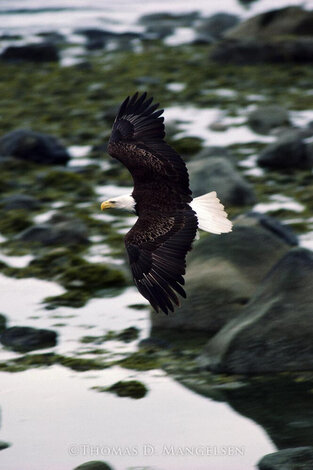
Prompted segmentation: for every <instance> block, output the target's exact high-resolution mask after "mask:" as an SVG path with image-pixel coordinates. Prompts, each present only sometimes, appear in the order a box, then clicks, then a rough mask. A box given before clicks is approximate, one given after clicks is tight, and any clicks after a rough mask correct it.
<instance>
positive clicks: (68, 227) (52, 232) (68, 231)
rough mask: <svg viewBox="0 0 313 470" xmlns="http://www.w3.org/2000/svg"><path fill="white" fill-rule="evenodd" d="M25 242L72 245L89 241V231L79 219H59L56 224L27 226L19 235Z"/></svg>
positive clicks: (18, 237) (19, 238)
mask: <svg viewBox="0 0 313 470" xmlns="http://www.w3.org/2000/svg"><path fill="white" fill-rule="evenodd" d="M16 238H17V240H20V241H23V242H34V243H41V244H42V245H58V244H59V245H62V246H71V245H79V244H87V243H88V231H87V228H86V226H85V224H83V223H82V222H81V221H79V220H75V219H72V220H66V221H59V222H56V223H54V224H50V223H46V224H38V225H34V226H32V227H29V228H27V229H26V230H24V231H23V232H22V233H20V234H19V235H18V236H17V237H16Z"/></svg>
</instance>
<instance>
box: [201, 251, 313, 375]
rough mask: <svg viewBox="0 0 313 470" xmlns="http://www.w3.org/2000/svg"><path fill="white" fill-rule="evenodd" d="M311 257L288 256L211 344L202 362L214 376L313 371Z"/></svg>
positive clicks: (305, 254)
mask: <svg viewBox="0 0 313 470" xmlns="http://www.w3.org/2000/svg"><path fill="white" fill-rule="evenodd" d="M312 304H313V253H312V252H311V251H309V250H306V249H303V248H294V249H292V250H290V251H289V253H287V254H286V255H285V256H284V257H283V258H282V259H281V260H280V261H279V262H278V263H277V264H276V265H275V266H274V268H273V269H272V270H271V271H270V273H269V274H268V275H267V276H266V278H265V279H264V280H263V281H262V283H261V284H260V285H259V287H258V289H257V291H256V292H255V294H254V295H253V297H252V298H251V299H250V302H249V303H248V304H247V305H246V307H245V308H244V309H243V311H242V314H241V315H240V316H238V317H237V318H235V319H233V320H232V321H230V322H229V323H228V324H227V325H225V327H224V328H223V329H221V330H220V331H219V332H218V334H217V335H216V336H214V338H213V339H212V340H211V341H209V343H208V344H207V346H206V348H205V350H204V352H203V354H202V356H201V358H200V363H201V364H202V365H203V366H205V367H208V368H210V369H213V370H215V371H223V372H227V373H235V374H260V373H268V372H280V371H301V370H312V369H313V344H312V334H313V323H312Z"/></svg>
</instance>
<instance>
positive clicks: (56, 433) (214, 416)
mask: <svg viewBox="0 0 313 470" xmlns="http://www.w3.org/2000/svg"><path fill="white" fill-rule="evenodd" d="M0 288H1V291H2V292H4V296H3V297H2V308H3V310H5V312H6V313H7V314H8V317H9V319H10V323H11V324H22V325H26V326H27V325H32V326H37V323H38V326H40V327H43V328H53V329H54V330H56V331H58V333H59V343H58V345H57V347H56V348H54V350H55V352H56V353H62V354H65V353H67V354H70V355H76V356H77V355H78V354H83V357H89V355H88V349H89V346H88V345H86V344H83V343H81V342H80V339H81V338H82V336H84V335H86V334H91V335H95V336H100V335H103V334H104V333H105V332H107V331H108V330H120V329H123V328H126V327H128V326H133V325H136V326H137V327H138V328H140V337H146V336H147V335H148V330H149V323H148V313H147V311H138V310H134V309H129V308H127V305H129V304H133V303H138V302H140V303H142V298H141V297H140V295H139V294H138V292H137V291H136V290H135V289H133V288H131V289H128V290H127V291H126V292H125V293H124V294H122V295H120V296H118V297H114V298H109V299H94V300H92V301H90V302H89V303H88V304H87V305H86V306H85V307H83V308H81V309H79V310H77V309H71V308H58V309H56V310H53V311H45V310H44V309H43V307H42V305H41V304H40V301H41V300H42V298H43V296H47V295H56V294H59V293H60V291H61V288H60V287H59V286H57V285H56V284H54V283H51V282H44V281H39V280H35V279H29V280H22V281H18V280H14V279H7V278H5V277H4V276H1V277H0ZM60 322H62V323H63V324H64V326H56V324H57V323H60ZM103 346H104V348H105V349H107V356H112V355H114V357H118V356H119V355H121V357H122V356H123V354H125V353H126V352H131V351H133V350H135V345H134V343H131V344H125V343H121V342H117V341H109V342H106V343H104V345H103ZM104 355H105V353H104ZM16 356H18V355H17V354H15V353H13V352H8V351H6V352H4V351H2V354H1V357H2V360H3V359H5V358H6V359H9V358H12V357H16ZM134 378H135V379H138V380H140V381H142V382H143V383H144V384H145V385H146V386H147V387H148V388H149V393H148V395H147V396H146V397H145V398H144V399H142V400H132V399H129V398H123V399H122V398H118V397H115V396H113V395H111V394H106V393H97V392H96V391H94V390H90V389H91V387H94V386H108V385H110V384H112V383H114V382H116V381H118V380H121V379H134ZM1 409H2V428H1V435H2V439H5V440H6V441H9V442H11V443H12V447H10V448H9V449H7V450H6V451H5V452H3V453H2V455H1V460H2V465H3V466H4V467H3V468H6V469H7V470H16V469H17V462H19V461H20V458H21V456H22V455H23V469H24V470H37V469H38V470H39V469H41V468H43V466H44V468H46V469H47V470H60V469H63V468H64V469H65V468H74V466H76V465H78V464H79V463H81V462H83V461H85V460H92V459H93V458H95V456H96V455H97V453H99V456H101V457H103V458H105V460H106V461H108V462H110V463H111V464H112V465H113V467H114V469H115V470H124V469H125V468H129V467H131V466H140V465H148V466H150V465H151V466H152V467H153V468H155V469H159V470H161V469H166V468H169V467H168V466H170V468H177V467H178V466H179V468H181V469H182V470H183V469H186V470H187V469H188V468H190V464H191V463H192V462H194V463H193V465H194V464H195V462H196V465H197V467H196V468H197V469H199V470H202V469H203V470H204V469H207V468H212V469H232V470H240V469H242V468H243V467H244V468H246V469H249V468H251V469H252V468H253V465H254V463H255V461H256V460H257V459H258V458H260V457H261V456H262V455H264V454H265V453H268V452H271V451H272V450H273V449H274V447H273V444H272V443H271V442H270V440H269V439H268V437H267V436H266V434H265V432H264V431H263V429H262V428H261V427H260V426H258V425H257V424H255V423H254V422H253V421H251V420H249V419H247V418H244V417H242V416H240V415H238V414H237V413H236V412H234V411H233V410H231V409H230V408H229V406H228V405H227V404H224V403H217V402H214V401H212V400H209V399H207V398H203V397H201V396H200V395H195V394H194V393H193V392H191V391H189V390H188V389H186V388H185V387H183V386H182V385H180V384H178V383H177V382H175V381H174V380H173V379H171V378H169V377H168V376H167V375H166V374H165V373H164V372H163V371H160V370H152V371H147V372H137V371H129V370H127V369H122V368H120V367H113V368H109V369H104V370H101V371H88V372H73V371H71V370H68V369H65V368H62V367H59V366H53V367H51V368H48V369H39V370H38V369H33V370H28V371H25V372H19V373H5V372H3V373H1ZM171 446H174V448H172V447H171ZM116 447H120V448H121V449H122V450H120V451H118V452H122V454H123V453H124V455H119V456H116V455H113V454H114V452H115V453H116V452H117V451H116ZM189 447H192V448H193V451H192V452H198V453H199V452H200V453H201V452H203V448H205V449H207V448H208V449H211V450H209V452H214V453H215V454H216V453H221V452H225V448H226V449H227V452H228V453H229V455H227V456H225V455H224V456H223V457H221V456H218V455H215V456H214V455H213V456H212V455H211V456H209V457H205V456H201V455H199V456H193V457H191V456H185V458H182V456H181V455H179V453H181V452H188V450H187V448H189ZM113 448H115V450H114V449H113ZM234 448H236V449H237V450H236V451H234ZM127 449H132V451H131V455H130V456H129V450H127ZM196 449H198V450H196ZM238 449H239V450H238ZM189 452H190V450H189ZM205 452H208V450H206V451H205ZM234 452H236V453H237V455H233V453H234ZM149 453H150V454H152V455H148V454H149ZM176 453H177V454H178V455H175V454H176ZM101 454H102V455H101ZM168 454H170V455H168ZM195 459H196V460H195Z"/></svg>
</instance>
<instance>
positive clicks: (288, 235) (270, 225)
mask: <svg viewBox="0 0 313 470" xmlns="http://www.w3.org/2000/svg"><path fill="white" fill-rule="evenodd" d="M239 220H241V224H242V225H243V224H247V225H248V224H249V225H250V224H253V225H255V223H256V222H259V223H260V224H261V225H263V227H265V228H266V229H268V230H270V231H271V232H273V233H274V234H275V235H277V236H278V237H280V238H281V239H282V240H284V241H285V242H286V243H287V244H288V245H290V246H297V245H298V243H299V242H298V238H297V236H296V235H295V234H294V233H293V231H292V230H291V228H290V227H289V226H288V225H284V224H282V223H281V222H280V221H279V220H278V219H275V218H274V217H271V216H270V215H266V214H260V213H258V212H248V213H247V214H246V215H245V216H244V217H243V218H242V217H240V218H239Z"/></svg>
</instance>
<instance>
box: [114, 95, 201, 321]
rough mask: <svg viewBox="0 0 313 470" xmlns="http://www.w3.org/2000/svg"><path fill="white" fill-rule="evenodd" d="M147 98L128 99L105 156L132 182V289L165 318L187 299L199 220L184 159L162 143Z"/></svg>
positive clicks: (129, 242)
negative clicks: (186, 283)
mask: <svg viewBox="0 0 313 470" xmlns="http://www.w3.org/2000/svg"><path fill="white" fill-rule="evenodd" d="M157 108H158V104H154V105H153V104H152V98H150V99H147V98H146V93H144V94H143V95H142V96H140V97H139V96H138V93H136V94H135V95H134V96H133V97H132V98H129V97H128V98H127V99H126V100H125V101H124V102H123V103H122V105H121V107H120V110H119V112H118V114H117V117H116V119H115V121H114V124H113V129H112V134H111V137H110V141H109V145H108V153H109V154H110V155H112V156H113V157H115V158H117V159H118V160H120V161H121V162H122V163H123V164H124V165H125V166H126V168H128V170H129V171H130V173H131V175H132V177H133V180H134V190H133V193H132V196H133V198H134V200H135V203H136V206H135V208H136V212H137V214H138V216H139V218H138V220H137V222H136V223H135V225H134V226H133V228H132V229H131V230H130V231H129V232H128V234H127V235H126V237H125V245H126V249H127V252H128V256H129V261H130V266H131V269H132V274H133V277H134V281H135V284H136V286H137V288H138V290H139V292H140V293H141V294H142V295H143V296H144V297H145V298H146V299H148V301H149V302H150V303H151V305H152V306H153V308H154V309H155V310H156V311H159V309H161V310H162V311H163V312H164V313H166V314H167V313H168V311H173V310H174V305H175V304H176V305H179V300H178V297H177V293H178V294H180V295H181V296H183V297H185V296H186V295H185V291H184V289H183V287H182V285H183V284H184V279H183V275H184V274H185V267H186V255H187V253H188V251H189V250H190V249H191V246H192V242H193V240H194V238H195V236H196V232H197V227H198V219H197V217H196V214H195V212H194V211H193V210H192V209H191V207H190V206H189V203H190V202H191V201H192V196H191V191H190V188H189V177H188V172H187V168H186V165H185V163H184V161H183V160H182V158H181V157H180V156H179V155H178V153H177V152H175V150H174V149H172V148H171V147H170V146H169V145H168V144H167V143H166V142H165V141H164V140H163V139H164V137H165V131H164V124H163V117H161V114H162V113H163V110H157Z"/></svg>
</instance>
